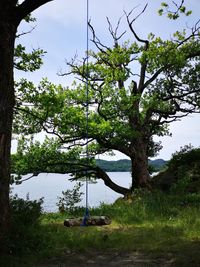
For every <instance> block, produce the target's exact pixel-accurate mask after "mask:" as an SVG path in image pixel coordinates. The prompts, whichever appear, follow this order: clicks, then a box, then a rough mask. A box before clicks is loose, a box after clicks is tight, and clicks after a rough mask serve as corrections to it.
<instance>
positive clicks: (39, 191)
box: [12, 172, 131, 212]
mask: <svg viewBox="0 0 200 267" xmlns="http://www.w3.org/2000/svg"><path fill="white" fill-rule="evenodd" d="M109 176H110V177H111V178H112V180H113V181H114V182H116V183H117V184H119V185H121V186H124V187H129V186H130V183H131V175H130V173H129V172H110V173H109ZM25 177H26V176H24V178H25ZM27 177H28V176H27ZM69 178H70V176H69V175H67V174H66V175H63V174H54V173H51V174H45V173H43V174H40V175H39V176H37V177H34V178H32V179H30V180H28V181H25V182H23V183H22V184H20V185H13V186H12V194H17V195H18V196H19V197H21V198H26V195H27V194H29V197H30V199H31V200H35V199H39V198H41V197H44V204H43V208H44V211H48V212H51V211H52V212H54V211H57V210H58V207H57V206H56V203H57V202H58V197H59V196H62V191H66V190H67V189H72V188H73V186H74V185H75V183H76V182H70V181H69V180H68V179H69ZM81 191H82V192H85V186H83V187H82V190H81ZM120 196H122V195H120V194H118V193H115V192H114V191H113V190H111V189H110V188H108V187H107V186H105V185H104V182H103V181H102V180H98V182H97V183H95V184H89V206H90V207H96V206H98V205H99V204H100V203H101V202H104V203H113V202H114V201H115V200H116V199H117V198H118V197H120ZM84 205H85V196H83V200H82V201H81V203H80V206H84Z"/></svg>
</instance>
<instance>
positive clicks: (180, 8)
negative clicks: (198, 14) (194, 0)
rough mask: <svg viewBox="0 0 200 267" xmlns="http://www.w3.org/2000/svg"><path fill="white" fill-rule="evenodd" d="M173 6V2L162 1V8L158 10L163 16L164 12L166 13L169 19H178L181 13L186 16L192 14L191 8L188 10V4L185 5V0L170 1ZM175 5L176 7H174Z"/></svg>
mask: <svg viewBox="0 0 200 267" xmlns="http://www.w3.org/2000/svg"><path fill="white" fill-rule="evenodd" d="M168 2H170V3H171V4H172V5H173V6H172V7H171V4H170V3H169V4H168V3H167V2H162V3H161V8H160V9H159V10H158V14H159V15H160V16H162V15H163V14H166V15H167V17H168V18H169V19H172V20H176V19H178V18H179V17H180V15H181V14H184V15H185V16H190V15H191V14H192V11H191V10H188V9H187V8H186V6H184V5H183V4H184V0H183V1H178V3H177V2H175V1H168ZM173 7H174V9H173Z"/></svg>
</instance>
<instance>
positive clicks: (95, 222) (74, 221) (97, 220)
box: [64, 216, 111, 227]
mask: <svg viewBox="0 0 200 267" xmlns="http://www.w3.org/2000/svg"><path fill="white" fill-rule="evenodd" d="M82 223H83V218H82V217H79V218H70V219H66V220H65V221H64V226H66V227H72V226H81V225H82ZM109 224H111V219H110V218H108V217H107V216H91V217H89V218H88V219H87V220H86V226H102V225H109Z"/></svg>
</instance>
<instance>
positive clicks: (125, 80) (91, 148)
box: [13, 3, 200, 184]
mask: <svg viewBox="0 0 200 267" xmlns="http://www.w3.org/2000/svg"><path fill="white" fill-rule="evenodd" d="M174 4H175V3H174ZM175 7H176V8H175V9H176V10H175V11H174V13H170V12H168V13H169V14H173V16H178V15H179V14H180V13H181V12H182V13H184V14H187V9H185V8H184V6H183V4H182V3H181V4H180V6H179V5H176V4H175ZM162 8H163V10H164V9H168V8H169V6H168V4H166V3H163V4H162ZM161 13H162V12H161ZM130 16H131V13H129V15H127V20H128V22H129V26H133V25H132V24H131V21H132V20H131V18H130ZM174 18H175V17H174ZM109 29H110V33H111V35H112V37H113V45H111V46H107V45H106V44H103V43H101V41H100V39H98V38H97V37H96V35H95V32H94V31H93V42H94V44H95V45H96V48H97V49H96V50H95V51H92V50H91V51H89V63H88V67H87V68H86V59H83V60H77V59H76V58H75V59H73V60H72V61H71V62H67V65H68V66H69V68H70V70H69V72H68V74H73V75H74V76H75V77H77V78H78V80H79V81H81V82H75V81H74V82H73V83H72V84H71V86H69V87H66V88H64V87H62V86H61V85H54V84H52V83H51V82H48V81H47V79H43V80H42V81H41V82H40V84H39V85H38V86H35V85H33V84H32V83H29V82H27V81H26V80H21V81H20V82H19V83H16V96H17V103H16V110H15V122H14V125H13V132H14V133H17V134H25V135H28V134H34V133H38V132H41V131H43V130H45V131H46V132H47V133H48V134H54V135H55V136H56V138H57V140H60V142H61V143H62V144H63V146H62V148H61V147H60V149H57V150H58V151H57V152H56V153H55V158H54V159H53V158H51V160H49V159H47V158H48V157H46V158H45V160H46V162H47V163H48V168H46V169H45V168H44V167H43V166H44V160H42V157H41V155H42V153H40V156H39V157H40V162H42V163H43V166H41V167H40V168H39V167H38V166H40V165H42V164H40V162H39V163H38V164H32V165H33V167H34V168H35V170H36V173H37V171H41V169H42V168H43V170H44V169H45V171H48V172H49V171H51V170H53V167H52V168H51V167H49V165H51V166H54V168H55V165H56V164H57V165H59V166H58V169H57V170H59V168H61V166H63V171H69V170H70V168H69V164H64V161H62V162H63V163H62V165H61V164H58V160H57V159H58V157H61V158H62V159H63V160H64V159H66V160H67V162H69V161H70V162H71V163H72V160H73V157H72V158H71V160H70V159H69V157H68V156H67V155H68V149H69V148H70V149H72V151H73V152H72V153H75V154H76V152H79V157H78V156H75V159H74V162H75V164H76V166H75V167H76V168H74V170H72V168H71V170H72V172H73V173H74V177H75V178H80V176H84V171H85V169H86V168H89V169H90V170H91V172H93V171H94V166H95V162H94V157H95V156H96V155H99V154H102V153H105V152H108V153H109V152H110V151H113V150H117V151H120V152H121V153H123V154H125V155H126V156H128V157H129V158H130V159H131V160H132V161H135V162H140V163H141V162H142V163H144V165H145V166H143V169H144V168H145V169H146V173H147V174H146V179H148V170H147V168H148V166H147V164H146V162H147V161H148V157H153V156H155V155H156V154H157V153H158V151H159V150H160V149H161V145H160V143H156V142H154V137H155V136H164V135H170V132H169V124H170V123H171V122H173V121H176V120H178V119H180V118H182V117H184V116H186V115H188V114H191V113H193V112H199V101H200V100H199V95H200V94H199V93H200V88H199V82H200V77H199V70H200V64H199V56H200V44H199V28H198V23H197V24H196V26H195V27H194V28H193V29H187V30H186V29H183V30H180V31H175V33H174V35H172V36H173V38H171V37H170V38H169V39H162V38H161V37H157V36H155V35H154V34H153V33H151V34H149V38H147V39H146V40H142V39H141V38H139V34H136V33H135V32H134V29H133V28H131V27H130V29H131V32H132V33H133V36H134V37H135V39H134V40H133V41H132V42H131V41H124V39H123V36H124V35H121V37H120V38H115V34H114V32H113V33H112V30H111V28H109ZM116 34H117V29H116ZM138 69H139V71H138V72H137V70H138ZM136 77H137V78H136ZM86 78H87V81H86ZM86 84H88V87H87V90H88V94H87V95H86V93H85V92H86ZM86 102H87V103H86ZM87 105H89V107H88V106H87ZM86 107H88V111H89V112H88V114H87V122H86ZM86 128H87V130H86ZM86 132H87V133H86ZM57 140H56V142H58V141H57ZM86 143H88V154H89V157H90V158H91V162H90V164H88V163H87V162H86V161H84V159H82V158H83V157H82V155H81V154H85V153H84V152H85V151H84V150H85V145H86ZM30 145H31V144H30ZM48 146H49V145H48ZM74 147H76V149H75V150H73V148H74ZM81 148H82V149H81ZM32 149H33V150H34V148H33V147H32ZM49 149H50V150H51V148H49ZM39 150H40V149H39V148H37V151H39ZM64 150H65V151H66V153H65V154H66V155H64V154H63V153H62V152H63V151H64ZM40 151H42V150H40ZM74 151H75V152H74ZM54 152H55V149H54ZM26 153H28V154H29V155H31V153H30V151H28V150H27V152H26ZM70 153H71V152H70V151H69V155H70ZM35 154H37V153H35ZM46 154H47V153H46ZM46 154H45V152H44V155H45V156H46ZM76 155H77V154H76ZM31 156H32V155H31ZM50 156H51V153H50ZM50 156H49V157H50ZM23 158H24V160H25V154H24V157H23ZM33 158H34V159H35V161H37V160H36V157H34V156H33ZM30 162H31V161H30V160H29V164H30ZM50 162H51V163H52V164H50ZM78 164H79V167H78ZM21 165H24V164H21ZM67 165H68V166H67ZM86 165H89V166H86ZM27 166H28V164H27ZM33 167H30V169H32V171H31V172H32V173H33V172H34V168H33ZM73 167H74V165H73ZM139 168H140V164H136V165H135V168H134V170H133V171H134V172H137V173H140V171H141V170H139ZM27 169H28V168H27ZM80 170H81V171H82V172H80ZM76 172H77V173H78V174H76ZM133 176H134V174H133ZM135 176H136V177H139V176H137V175H135ZM137 179H139V178H137ZM136 183H138V184H140V181H137V182H136Z"/></svg>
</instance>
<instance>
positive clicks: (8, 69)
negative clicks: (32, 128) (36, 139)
mask: <svg viewBox="0 0 200 267" xmlns="http://www.w3.org/2000/svg"><path fill="white" fill-rule="evenodd" d="M50 1H51V0H24V1H21V2H20V4H19V3H18V1H17V0H1V1H0V214H1V219H0V244H1V245H2V241H3V238H4V237H5V235H6V234H7V232H8V231H9V227H10V209H9V184H10V148H11V135H12V121H13V108H14V105H15V90H14V77H13V68H14V47H15V39H16V33H17V29H18V26H19V24H20V23H21V21H22V20H23V19H24V18H25V17H26V16H28V15H29V14H30V13H31V12H32V11H34V10H36V9H37V8H39V7H40V6H42V5H44V4H46V3H47V2H50Z"/></svg>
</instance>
